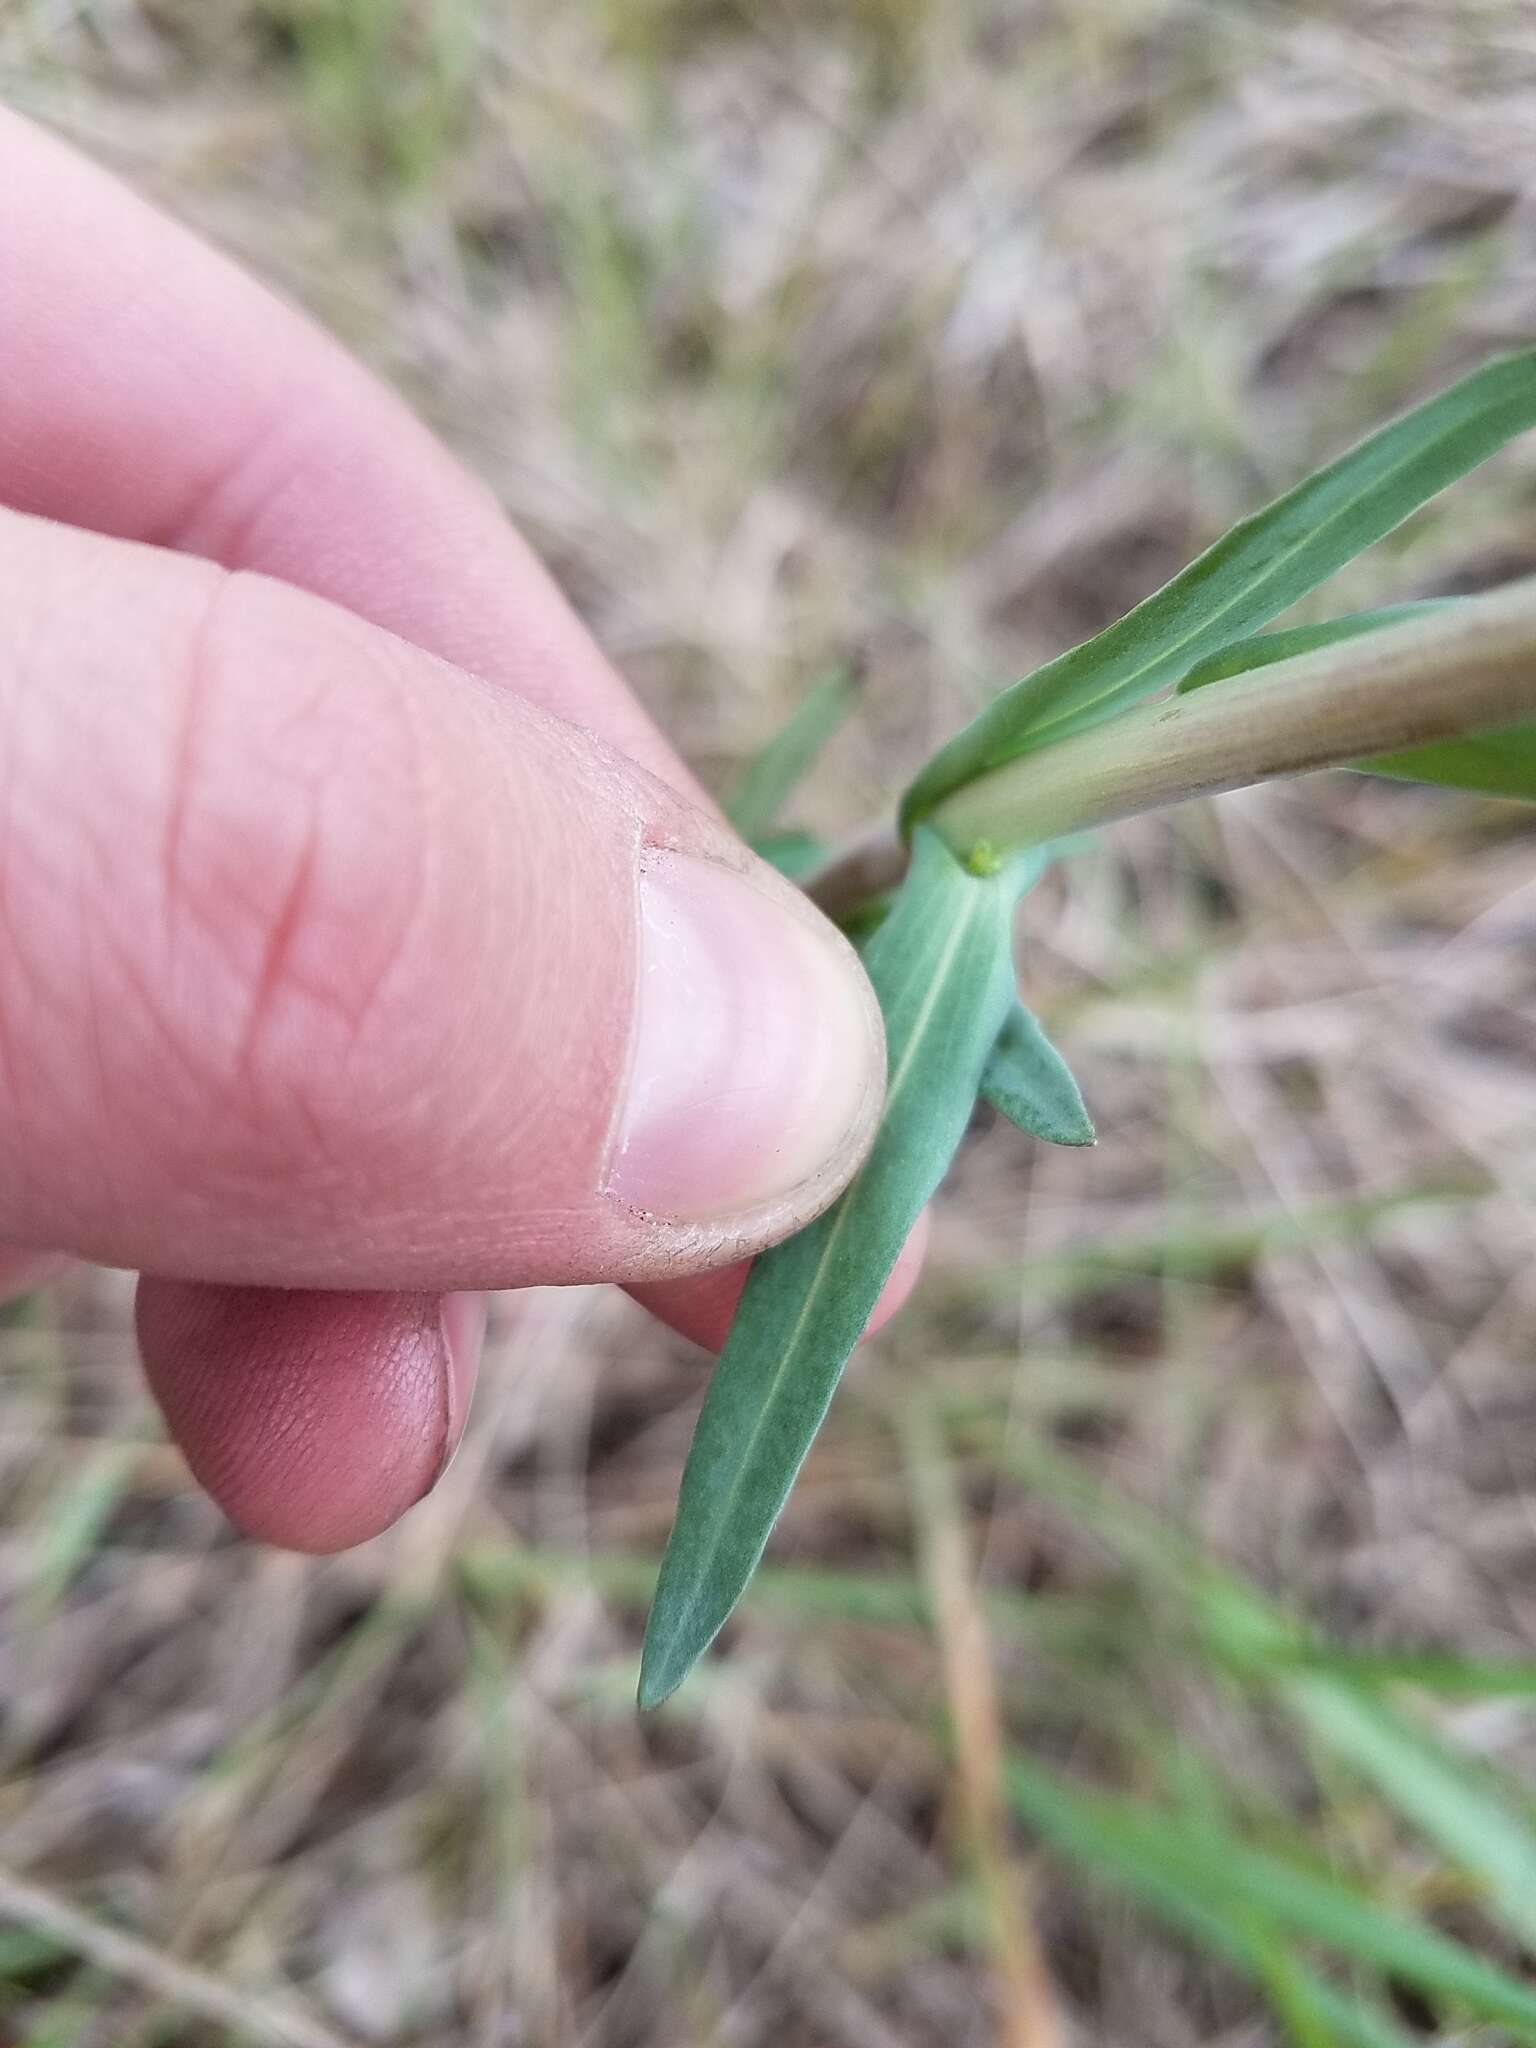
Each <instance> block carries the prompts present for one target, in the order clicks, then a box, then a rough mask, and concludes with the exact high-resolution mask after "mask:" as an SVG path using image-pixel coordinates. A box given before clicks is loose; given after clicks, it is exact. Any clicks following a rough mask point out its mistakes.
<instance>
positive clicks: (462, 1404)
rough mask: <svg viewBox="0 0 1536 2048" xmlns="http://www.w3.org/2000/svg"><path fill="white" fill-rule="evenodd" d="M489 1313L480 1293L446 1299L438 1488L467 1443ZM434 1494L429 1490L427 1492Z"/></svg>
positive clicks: (443, 1306)
mask: <svg viewBox="0 0 1536 2048" xmlns="http://www.w3.org/2000/svg"><path fill="white" fill-rule="evenodd" d="M488 1309H489V1301H488V1299H487V1297H486V1296H485V1295H484V1294H481V1293H473V1294H445V1295H444V1296H443V1305H442V1309H441V1318H442V1330H443V1388H444V1419H443V1450H442V1456H441V1457H440V1458H439V1460H438V1465H437V1470H436V1472H434V1473H433V1475H432V1486H436V1485H437V1483H438V1481H439V1480H440V1479H441V1478H442V1476H443V1474H444V1473H445V1472H446V1471H447V1470H448V1467H449V1466H450V1465H451V1464H452V1463H453V1461H454V1458H455V1456H456V1455H457V1453H458V1448H459V1445H460V1444H461V1443H462V1442H463V1441H464V1424H465V1421H466V1420H467V1419H468V1416H469V1403H470V1397H471V1395H472V1394H473V1393H474V1391H475V1380H476V1377H477V1375H478V1374H479V1371H480V1353H481V1351H482V1350H483V1349H484V1346H485V1323H486V1315H487V1312H488ZM431 1490H432V1487H431V1486H429V1487H428V1489H427V1491H428V1492H429V1493H430V1492H431Z"/></svg>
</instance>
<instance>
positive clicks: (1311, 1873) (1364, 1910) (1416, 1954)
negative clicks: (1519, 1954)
mask: <svg viewBox="0 0 1536 2048" xmlns="http://www.w3.org/2000/svg"><path fill="white" fill-rule="evenodd" d="M1008 1792H1009V1798H1010V1800H1011V1801H1012V1803H1013V1805H1014V1807H1015V1809H1016V1810H1017V1811H1018V1813H1019V1814H1020V1815H1021V1816H1022V1817H1023V1818H1024V1819H1026V1820H1027V1821H1028V1822H1029V1823H1030V1824H1031V1825H1032V1826H1033V1827H1034V1828H1036V1829H1037V1830H1038V1831H1039V1833H1040V1834H1041V1835H1043V1836H1044V1837H1045V1838H1046V1839H1047V1840H1048V1841H1050V1842H1052V1843H1054V1844H1055V1845H1056V1846H1057V1847H1058V1848H1060V1849H1063V1850H1065V1851H1066V1852H1067V1853H1068V1854H1070V1855H1073V1856H1076V1857H1078V1858H1079V1859H1080V1860H1082V1861H1083V1862H1085V1863H1087V1864H1089V1865H1090V1866H1091V1867H1103V1866H1105V1865H1109V1866H1111V1867H1115V1868H1117V1869H1118V1871H1119V1872H1120V1874H1121V1875H1122V1877H1124V1878H1126V1879H1128V1880H1130V1881H1131V1882H1133V1883H1134V1884H1135V1886H1136V1888H1137V1889H1138V1890H1139V1891H1140V1892H1141V1893H1142V1894H1143V1896H1144V1897H1147V1898H1148V1899H1149V1901H1150V1902H1151V1903H1153V1904H1154V1905H1157V1906H1158V1907H1160V1908H1161V1909H1162V1910H1164V1911H1170V1910H1171V1911H1173V1912H1176V1913H1179V1914H1180V1916H1181V1917H1182V1918H1183V1919H1184V1920H1185V1922H1186V1924H1188V1923H1189V1922H1190V1921H1191V1920H1193V1919H1196V1918H1198V1919H1199V1920H1200V1921H1201V1922H1202V1923H1203V1925H1204V1926H1206V1927H1209V1926H1210V1924H1211V1923H1212V1922H1213V1921H1214V1922H1216V1923H1217V1924H1218V1925H1221V1924H1223V1923H1225V1924H1226V1925H1227V1926H1228V1927H1230V1925H1231V1922H1232V1918H1233V1916H1237V1918H1238V1922H1239V1924H1241V1919H1242V1917H1243V1916H1245V1915H1247V1914H1258V1915H1260V1916H1262V1918H1263V1919H1264V1920H1266V1921H1268V1922H1270V1923H1271V1924H1273V1925H1274V1926H1276V1927H1279V1928H1282V1929H1287V1930H1289V1932H1290V1933H1291V1934H1293V1935H1295V1936H1297V1937H1300V1938H1303V1939H1306V1940H1309V1941H1316V1942H1320V1943H1322V1944H1323V1945H1324V1946H1326V1947H1328V1948H1331V1949H1334V1950H1336V1951H1337V1952H1338V1953H1340V1954H1342V1955H1347V1956H1351V1957H1353V1958H1354V1960H1355V1961H1356V1962H1359V1963H1364V1964H1369V1965H1370V1966H1371V1967H1372V1968H1373V1969H1376V1970H1379V1971H1381V1972H1382V1973H1383V1974H1385V1975H1388V1976H1392V1977H1397V1978H1400V1979H1402V1980H1403V1981H1404V1982H1405V1983H1409V1984H1414V1985H1416V1986H1418V1988H1419V1989H1420V1990H1422V1991H1424V1992H1426V1993H1428V1994H1429V1995H1430V1996H1431V1997H1436V1998H1445V1999H1448V2000H1452V2001H1454V2002H1455V2003H1456V2004H1457V2005H1458V2006H1460V2007H1461V2008H1462V2009H1464V2010H1465V2011H1467V2012H1470V2013H1473V2014H1475V2015H1477V2016H1478V2017H1479V2018H1481V2019H1488V2020H1494V2021H1497V2022H1499V2023H1500V2024H1502V2025H1503V2026H1505V2027H1507V2028H1508V2029H1509V2031H1510V2033H1511V2034H1512V2035H1513V2036H1514V2038H1515V2039H1516V2040H1519V2041H1524V2042H1536V1991H1533V1990H1532V1989H1531V1988H1530V1986H1529V1985H1527V1984H1524V1983H1522V1982H1521V1981H1520V1980H1519V1979H1518V1978H1516V1977H1513V1976H1510V1975H1509V1974H1508V1973H1507V1972H1505V1971H1503V1970H1501V1969H1499V1968H1497V1967H1496V1966H1495V1965H1494V1964H1492V1963H1490V1962H1486V1961H1484V1959H1483V1958H1482V1957H1481V1956H1478V1955H1475V1954H1474V1953H1473V1951H1472V1950H1471V1949H1469V1948H1465V1947H1463V1945H1462V1944H1461V1943H1460V1942H1458V1941H1453V1940H1452V1939H1451V1937H1450V1936H1449V1935H1445V1934H1441V1933H1440V1932H1439V1930H1438V1929H1437V1928H1434V1927H1431V1926H1428V1925H1426V1924H1425V1923H1424V1922H1422V1921H1418V1920H1414V1919H1412V1918H1411V1917H1409V1916H1408V1915H1407V1914H1405V1913H1400V1912H1397V1911H1395V1910H1393V1909H1392V1908H1391V1907H1388V1906H1382V1905H1378V1904H1377V1903H1376V1901H1375V1900H1374V1899H1372V1898H1369V1897H1367V1896H1366V1895H1365V1894H1363V1893H1361V1892H1359V1891H1357V1890H1356V1889H1355V1888H1354V1887H1353V1886H1352V1885H1349V1884H1347V1883H1345V1882H1344V1881H1343V1880H1342V1879H1340V1878H1337V1877H1333V1876H1329V1875H1326V1874H1324V1873H1322V1872H1320V1871H1315V1870H1311V1869H1308V1868H1306V1867H1304V1866H1302V1865H1300V1864H1297V1863H1293V1862H1290V1861H1288V1860H1287V1859H1285V1858H1283V1857H1280V1856H1276V1855H1273V1854H1270V1853H1269V1852H1267V1851H1265V1850H1260V1849H1254V1848H1251V1847H1250V1846H1249V1845H1248V1844H1246V1843H1244V1842H1241V1841H1239V1840H1238V1839H1237V1838H1236V1837H1235V1836H1233V1835H1231V1834H1229V1833H1225V1832H1223V1833H1220V1834H1218V1833H1216V1832H1215V1831H1213V1830H1210V1829H1208V1828H1203V1827H1200V1826H1198V1825H1195V1824H1192V1823H1191V1820H1190V1817H1189V1816H1188V1815H1187V1814H1183V1813H1172V1812H1164V1811H1161V1810H1160V1809H1158V1808H1156V1807H1153V1806H1148V1805H1146V1804H1144V1803H1142V1802H1140V1801H1136V1800H1130V1799H1124V1798H1113V1797H1110V1796H1108V1795H1105V1794H1102V1793H1088V1792H1084V1791H1081V1790H1079V1789H1077V1788H1075V1787H1071V1786H1069V1785H1067V1784H1065V1783H1064V1782H1062V1781H1061V1780H1060V1779H1059V1778H1056V1777H1053V1776H1051V1775H1049V1774H1047V1773H1046V1772H1044V1771H1042V1770H1039V1769H1037V1768H1036V1767H1035V1766H1034V1765H1032V1764H1027V1763H1025V1762H1023V1761H1022V1760H1020V1759H1017V1758H1015V1759H1014V1760H1013V1761H1011V1762H1010V1764H1009V1766H1008ZM1335 2024H1336V2022H1335Z"/></svg>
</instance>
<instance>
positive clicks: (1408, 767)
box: [1179, 598, 1536, 803]
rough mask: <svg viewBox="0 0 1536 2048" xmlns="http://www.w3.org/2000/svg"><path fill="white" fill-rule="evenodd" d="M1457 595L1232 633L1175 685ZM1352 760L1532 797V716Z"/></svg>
mask: <svg viewBox="0 0 1536 2048" xmlns="http://www.w3.org/2000/svg"><path fill="white" fill-rule="evenodd" d="M1456 602H1457V600H1456V599H1455V598H1432V599H1430V600H1428V601H1427V602H1425V603H1423V604H1395V605H1388V606H1386V607H1385V608H1384V609H1382V610H1381V611H1374V612H1349V613H1346V614H1345V616H1344V617H1343V618H1340V619H1329V620H1328V621H1326V623H1324V624H1321V625H1316V626H1295V627H1293V628H1291V629H1290V630H1289V631H1287V632H1283V633H1260V634H1259V635H1257V636H1256V637H1255V638H1253V639H1250V640H1238V641H1234V642H1233V644H1232V645H1231V646H1230V647H1224V648H1222V650H1221V652H1220V653H1219V654H1215V655H1212V657H1211V658H1210V660H1209V661H1202V662H1199V663H1197V665H1196V666H1195V667H1194V668H1192V669H1191V670H1190V672H1189V674H1188V675H1187V676H1185V677H1184V679H1183V680H1182V681H1181V682H1180V684H1179V692H1180V694H1181V695H1182V694H1183V693H1184V692H1185V691H1187V690H1200V689H1204V687H1205V686H1206V685H1207V684H1208V683H1220V682H1225V681H1226V679H1227V678H1228V677H1229V676H1238V675H1245V674H1247V672H1248V671H1249V670H1250V669H1255V668H1267V667H1268V666H1269V664H1270V663H1271V662H1276V661H1286V660H1288V659H1289V658H1290V656H1291V655H1293V654H1310V653H1311V652H1312V651H1313V649H1314V648H1317V647H1328V646H1331V645H1332V644H1333V643H1334V642H1335V641H1339V640H1353V639H1355V638H1356V637H1357V636H1358V635H1359V634H1361V633H1374V632H1375V631H1376V630H1377V629H1378V628H1379V627H1382V626H1397V625H1401V624H1402V623H1403V622H1404V621H1405V620H1408V619H1411V618H1415V617H1422V616H1423V615H1424V614H1426V613H1428V612H1436V611H1444V610H1445V608H1446V606H1447V605H1448V604H1454V603H1456ZM1352 765H1353V766H1354V767H1355V768H1356V769H1358V770H1359V771H1360V772H1361V773H1362V774H1368V775H1390V776H1392V777H1393V778H1394V779H1396V780H1398V781H1402V782H1433V783H1439V784H1440V785H1441V786H1443V787H1444V788H1447V789H1465V790H1471V791H1474V792H1476V793H1477V794H1479V795H1482V796H1508V797H1517V798H1520V799H1522V800H1523V801H1524V802H1526V803H1536V720H1523V721H1522V722H1521V723H1520V724H1518V725H1512V726H1506V727H1504V728H1503V730H1502V731H1499V732H1489V733H1479V734H1477V735H1475V736H1474V737H1472V738H1470V739H1454V740H1437V741H1435V743H1434V744H1433V745H1432V746H1425V747H1405V748H1404V749H1402V751H1401V752H1398V753H1394V754H1373V755H1372V756H1371V757H1370V759H1369V760H1365V761H1357V762H1354V763H1353V764H1352Z"/></svg>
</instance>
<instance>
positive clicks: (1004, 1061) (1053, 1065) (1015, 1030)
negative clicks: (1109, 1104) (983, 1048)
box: [981, 1003, 1094, 1145]
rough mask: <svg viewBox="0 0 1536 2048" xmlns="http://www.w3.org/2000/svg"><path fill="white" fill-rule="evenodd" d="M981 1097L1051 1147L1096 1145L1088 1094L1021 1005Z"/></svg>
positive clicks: (984, 1077)
mask: <svg viewBox="0 0 1536 2048" xmlns="http://www.w3.org/2000/svg"><path fill="white" fill-rule="evenodd" d="M981 1093H982V1095H983V1097H984V1098H985V1099H986V1100H987V1101H988V1102H990V1103H991V1105H992V1107H993V1108H994V1109H995V1110H996V1111H997V1112H998V1113H999V1115H1001V1116H1005V1117H1007V1119H1008V1121H1009V1122H1010V1123H1011V1124H1017V1125H1018V1127H1019V1129H1020V1130H1021V1131H1028V1133H1029V1134H1030V1136H1031V1137H1032V1138H1044V1139H1045V1140H1046V1142H1047V1143H1048V1144H1051V1145H1091V1144H1092V1143H1093V1142H1094V1132H1093V1124H1092V1121H1091V1120H1090V1118H1089V1115H1088V1111H1087V1108H1086V1106H1085V1104H1084V1102H1083V1098H1082V1093H1081V1091H1080V1089H1079V1088H1078V1085H1077V1082H1076V1081H1075V1080H1074V1078H1073V1075H1072V1069H1071V1068H1070V1067H1069V1066H1068V1065H1067V1063H1066V1061H1065V1060H1064V1059H1063V1058H1062V1056H1061V1054H1060V1053H1059V1052H1058V1051H1057V1050H1056V1048H1055V1046H1054V1045H1052V1043H1051V1041H1050V1040H1049V1039H1048V1038H1047V1037H1046V1035H1045V1032H1044V1030H1043V1028H1042V1027H1041V1024H1040V1020H1039V1018H1038V1017H1036V1016H1035V1015H1034V1014H1033V1012H1032V1011H1030V1010H1026V1009H1025V1007H1024V1005H1023V1004H1022V1003H1015V1004H1014V1006H1013V1008H1012V1010H1010V1012H1009V1013H1008V1016H1007V1018H1006V1019H1005V1021H1004V1024H1003V1028H1002V1030H1001V1031H1000V1032H999V1033H998V1034H997V1043H996V1045H994V1046H993V1048H992V1051H991V1053H990V1055H989V1056H988V1059H987V1064H986V1065H985V1067H983V1069H982V1073H981Z"/></svg>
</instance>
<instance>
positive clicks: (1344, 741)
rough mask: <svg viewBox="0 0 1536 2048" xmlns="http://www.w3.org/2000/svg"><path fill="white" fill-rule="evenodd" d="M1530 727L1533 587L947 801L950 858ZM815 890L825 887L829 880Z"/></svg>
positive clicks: (1151, 712)
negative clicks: (1377, 757) (1521, 724)
mask: <svg viewBox="0 0 1536 2048" xmlns="http://www.w3.org/2000/svg"><path fill="white" fill-rule="evenodd" d="M1533 715H1536V577H1531V578H1527V579H1525V580H1523V581H1521V582H1519V583H1511V584H1508V585H1506V586H1505V587H1504V588H1503V589H1501V590H1496V591H1493V592H1490V593H1489V594H1488V595H1486V596H1482V597H1475V598H1467V599H1465V600H1464V601H1462V602H1461V603H1459V604H1457V605H1456V606H1454V607H1452V608H1450V609H1448V610H1446V611H1443V612H1435V613H1432V614H1430V615H1429V616H1427V617H1424V618H1420V619H1413V620H1409V621H1407V622H1405V623H1404V624H1402V625H1398V626H1387V627H1383V628H1382V629H1381V630H1380V631H1379V632H1375V633H1367V634H1362V635H1360V636H1359V637H1358V638H1356V639H1353V640H1343V641H1339V642H1338V643H1337V644H1336V645H1334V646H1332V647H1324V648H1318V649H1316V650H1314V651H1313V652H1312V653H1310V654H1298V655H1295V656H1293V657H1292V658H1291V659H1290V660H1289V661H1278V662H1274V663H1271V665H1270V666H1269V667H1268V668H1264V669H1256V670H1254V671H1253V672H1252V673H1251V674H1247V675H1241V676H1234V677H1232V678H1230V679H1229V680H1227V681H1224V682H1218V683H1211V684H1208V685H1207V686H1206V687H1205V688H1204V689H1200V690H1196V691H1192V692H1191V693H1190V695H1188V696H1186V697H1162V698H1158V699H1155V700H1154V701H1153V702H1151V703H1148V704H1142V705H1138V706H1136V707H1135V708H1134V709H1132V710H1129V711H1126V712H1124V713H1122V714H1121V715H1120V716H1119V717H1118V718H1113V719H1110V720H1107V721H1106V722H1105V723H1104V724H1102V725H1096V726H1093V727H1090V728H1089V729H1088V730H1087V731H1086V732H1080V733H1076V734H1074V735H1072V736H1071V737H1070V738H1067V739H1063V740H1058V741H1057V742H1056V743H1055V745H1053V746H1045V747H1040V748H1037V749H1036V750H1035V751H1034V752H1033V753H1029V754H1024V755H1021V756H1020V757H1019V759H1018V760H1016V761H1009V762H1007V763H1005V764H1004V765H1003V766H1002V767H1001V768H997V769H994V770H993V772H992V773H991V774H990V775H985V776H982V777H980V778H979V779H978V780H977V781H975V782H973V783H970V784H969V785H968V786H967V787H966V788H964V789H960V790H956V791H955V793H954V794H953V795H952V796H949V797H946V798H945V800H944V801H943V803H941V804H940V805H939V806H938V807H937V808H936V809H935V810H934V812H933V813H932V815H931V816H930V818H929V820H928V822H929V823H930V824H931V825H933V826H934V827H935V828H936V829H937V830H938V831H939V832H941V833H942V834H943V836H944V838H945V839H946V840H948V842H949V844H950V845H951V846H952V847H954V848H955V850H956V852H957V853H959V854H960V855H961V856H962V857H965V856H968V855H970V854H972V853H973V852H974V851H975V850H976V849H978V848H990V849H991V850H992V851H993V852H995V853H997V854H1006V853H1011V852H1014V851H1016V850H1017V849H1019V848H1022V847H1026V846H1037V845H1042V844H1044V842H1045V841H1047V840H1050V839H1059V838H1061V837H1062V836H1063V835H1065V834H1066V833H1069V832H1077V831H1081V830H1083V829H1084V828H1085V827H1087V826H1092V825H1105V824H1109V823H1111V822H1112V821H1113V820H1115V819H1117V818H1127V817H1131V816H1133V815H1134V814H1135V813H1137V812H1140V811H1149V810H1155V809H1159V808H1161V807H1162V806H1164V805H1166V804H1178V803H1183V802H1185V801H1186V800H1187V799H1188V798H1190V797H1195V796H1214V795H1217V794H1218V793H1220V792H1221V791H1223V790H1230V789H1242V788H1244V787H1246V786H1247V785H1248V784H1250V783H1255V782H1268V781H1271V780H1273V779H1275V778H1277V777H1281V776H1289V775H1302V774H1305V773H1306V772H1307V771H1308V770H1309V769H1314V768H1338V767H1344V766H1347V765H1348V764H1349V763H1350V762H1351V761H1359V760H1362V759H1364V758H1366V757H1368V756H1370V755H1373V754H1385V753H1393V752H1397V751H1399V750H1400V749H1402V748H1404V747H1414V746H1422V745H1425V744H1428V743H1429V742H1431V741H1434V740H1446V739H1460V738H1465V737H1468V736H1469V735H1471V734H1473V733H1479V732H1488V731H1494V730H1497V729H1498V728H1499V727H1501V726H1507V725H1513V724H1514V723H1515V722H1516V721H1518V720H1520V719H1523V718H1529V717H1532V716H1533ZM826 879H828V880H829V879H830V876H829V877H827V878H826Z"/></svg>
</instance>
